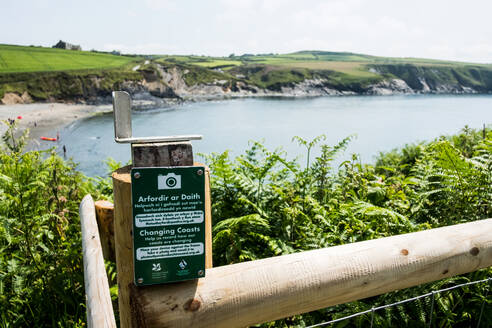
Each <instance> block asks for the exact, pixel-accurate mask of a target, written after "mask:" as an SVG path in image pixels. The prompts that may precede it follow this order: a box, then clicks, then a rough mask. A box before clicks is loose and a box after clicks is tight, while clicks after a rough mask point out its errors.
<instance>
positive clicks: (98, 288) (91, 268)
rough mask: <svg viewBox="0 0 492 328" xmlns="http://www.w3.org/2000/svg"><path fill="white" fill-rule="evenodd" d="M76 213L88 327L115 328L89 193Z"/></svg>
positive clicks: (94, 212)
mask: <svg viewBox="0 0 492 328" xmlns="http://www.w3.org/2000/svg"><path fill="white" fill-rule="evenodd" d="M79 214H80V226H81V230H82V251H83V257H84V282H85V293H86V297H87V302H86V304H87V326H88V327H89V328H91V327H93V328H99V327H101V328H116V321H115V318H114V313H113V305H112V303H111V296H110V294H109V284H108V277H107V275H106V269H105V268H104V260H103V252H102V248H101V241H100V239H99V231H98V227H97V222H96V209H95V206H94V201H93V200H92V197H91V196H90V195H86V196H85V197H84V198H83V199H82V202H81V203H80V208H79Z"/></svg>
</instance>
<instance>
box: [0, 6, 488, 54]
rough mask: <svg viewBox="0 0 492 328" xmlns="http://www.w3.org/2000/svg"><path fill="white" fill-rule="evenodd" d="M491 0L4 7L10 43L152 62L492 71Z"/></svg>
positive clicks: (2, 34)
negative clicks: (299, 61) (309, 60)
mask: <svg viewBox="0 0 492 328" xmlns="http://www.w3.org/2000/svg"><path fill="white" fill-rule="evenodd" d="M491 12H492V1H490V0H468V1H463V0H412V1H408V0H405V1H403V0H324V1H323V0H140V1H131V0H114V1H113V0H78V1H72V0H0V17H1V18H0V43H7V44H23V45H30V44H34V45H43V46H51V45H53V44H55V43H56V42H57V41H58V40H59V39H62V40H66V41H68V42H71V43H75V44H80V45H81V46H82V48H83V49H85V50H90V49H97V50H113V49H116V50H120V51H123V52H125V53H142V54H156V53H158V54H197V55H202V54H203V55H218V56H224V55H225V56H227V55H229V54H230V53H235V54H242V53H270V52H274V53H287V52H293V51H298V50H313V49H316V50H328V51H350V52H357V53H364V54H371V55H380V56H395V57H424V58H438V59H450V60H462V61H473V62H484V63H492V19H490V13H491Z"/></svg>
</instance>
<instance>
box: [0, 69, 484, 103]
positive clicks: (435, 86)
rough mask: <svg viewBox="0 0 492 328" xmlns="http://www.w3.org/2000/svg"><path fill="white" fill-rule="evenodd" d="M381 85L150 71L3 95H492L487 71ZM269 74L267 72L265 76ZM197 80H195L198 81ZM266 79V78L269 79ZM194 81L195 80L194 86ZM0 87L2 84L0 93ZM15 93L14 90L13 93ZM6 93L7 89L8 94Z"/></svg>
mask: <svg viewBox="0 0 492 328" xmlns="http://www.w3.org/2000/svg"><path fill="white" fill-rule="evenodd" d="M370 71H371V72H372V73H374V74H377V76H379V78H378V79H372V80H367V81H354V82H350V83H339V82H338V81H339V79H337V78H336V77H335V78H334V77H333V75H335V74H339V73H334V72H333V73H330V72H326V71H325V72H318V73H317V72H313V73H310V75H309V76H308V77H306V78H304V79H300V80H298V81H297V82H292V81H287V82H280V83H276V84H275V85H273V86H272V87H265V88H260V87H259V86H258V85H255V84H254V83H252V82H251V81H249V80H248V78H247V76H239V78H231V75H228V76H227V75H225V74H224V75H223V76H224V77H222V75H220V74H217V73H215V72H214V74H213V75H211V76H208V78H207V79H206V81H205V82H203V81H202V82H196V83H190V82H189V80H190V79H189V78H188V77H189V76H190V75H192V74H195V75H196V74H197V73H196V72H190V71H189V70H188V69H186V68H182V67H178V66H163V65H160V64H157V63H153V64H152V65H147V66H146V68H144V69H139V70H138V71H136V72H133V73H131V74H129V73H124V74H123V73H121V74H116V73H106V74H99V75H98V74H89V73H88V74H65V73H58V74H54V73H50V74H44V75H43V74H38V75H35V76H32V79H31V80H28V81H23V80H22V79H21V78H19V77H16V78H17V80H16V81H15V84H13V85H16V86H21V87H19V88H18V89H17V90H15V91H11V92H4V93H3V95H2V94H1V93H0V96H1V97H2V98H1V101H2V102H3V103H13V102H15V103H26V102H32V101H43V100H44V101H69V102H86V103H110V102H111V91H112V90H115V89H119V90H125V91H128V92H129V93H130V94H132V98H133V99H134V104H135V105H136V106H137V107H155V106H165V105H168V104H171V103H176V102H180V101H184V100H206V99H222V98H238V97H267V96H268V97H270V96H278V97H311V96H343V95H357V94H361V95H392V94H430V93H448V94H463V93H490V92H492V70H490V69H488V68H483V67H475V66H463V67H457V68H453V67H447V66H443V67H437V66H432V67H431V66H429V67H425V66H415V65H410V64H385V65H370ZM267 74H268V72H267ZM195 75H193V76H195ZM267 78H268V77H267ZM192 81H195V80H192ZM1 87H2V81H1V80H0V91H1ZM9 88H10V89H11V87H9ZM9 88H6V89H9Z"/></svg>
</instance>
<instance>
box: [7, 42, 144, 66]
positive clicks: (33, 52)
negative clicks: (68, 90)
mask: <svg viewBox="0 0 492 328" xmlns="http://www.w3.org/2000/svg"><path fill="white" fill-rule="evenodd" d="M135 60H136V58H135V57H128V56H115V55H111V54H105V53H96V52H89V51H73V50H63V49H53V48H42V47H25V46H14V45H0V73H19V72H50V71H66V70H86V69H106V68H115V67H121V66H124V65H126V64H128V63H130V62H132V61H135Z"/></svg>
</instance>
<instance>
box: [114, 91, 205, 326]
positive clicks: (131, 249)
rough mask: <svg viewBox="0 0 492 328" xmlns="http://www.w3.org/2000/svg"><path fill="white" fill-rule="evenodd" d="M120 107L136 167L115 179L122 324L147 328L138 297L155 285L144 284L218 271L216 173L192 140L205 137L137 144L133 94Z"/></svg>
mask: <svg viewBox="0 0 492 328" xmlns="http://www.w3.org/2000/svg"><path fill="white" fill-rule="evenodd" d="M113 109H114V117H115V140H116V141H117V142H123V143H130V144H131V153H132V165H131V166H126V167H123V168H120V169H118V170H117V171H115V172H114V173H113V185H114V206H115V213H114V215H115V222H114V230H115V244H116V245H115V248H116V264H117V270H118V292H119V294H118V303H119V312H120V323H121V327H122V328H127V327H139V323H138V322H137V321H136V320H137V318H138V316H136V315H132V314H133V313H135V312H136V311H138V309H136V308H135V304H139V302H134V301H133V299H134V298H135V297H138V289H139V288H152V287H137V286H142V285H147V284H154V283H160V282H167V281H179V280H189V279H193V278H198V277H203V276H204V275H205V271H204V269H205V268H211V267H212V229H211V222H212V220H211V201H210V189H209V170H208V168H206V167H205V166H203V165H201V164H199V163H194V162H193V151H192V146H191V142H190V140H197V139H201V136H197V135H189V136H172V137H144V138H134V137H132V134H131V100H130V96H129V95H128V94H127V93H126V92H121V91H116V92H113ZM132 182H133V187H132ZM194 185H198V186H200V185H201V186H202V187H203V190H202V189H201V188H200V187H198V189H195V187H194ZM132 193H133V194H132ZM132 197H133V198H136V199H133V200H132ZM202 228H203V230H204V231H202ZM134 230H135V234H134V235H132V232H133V231H134ZM203 257H204V260H203ZM135 274H137V276H136V275H135Z"/></svg>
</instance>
